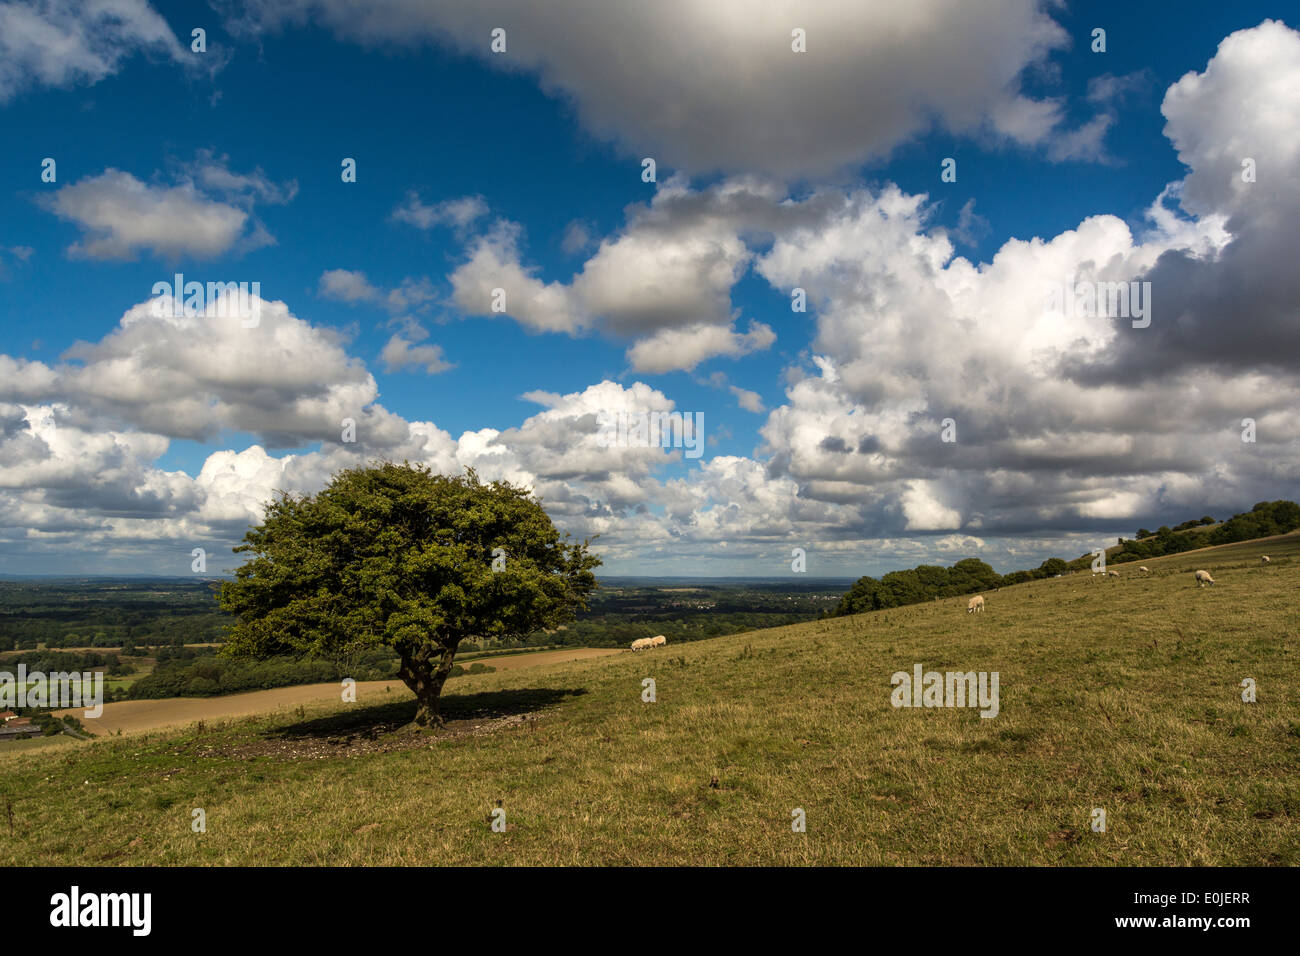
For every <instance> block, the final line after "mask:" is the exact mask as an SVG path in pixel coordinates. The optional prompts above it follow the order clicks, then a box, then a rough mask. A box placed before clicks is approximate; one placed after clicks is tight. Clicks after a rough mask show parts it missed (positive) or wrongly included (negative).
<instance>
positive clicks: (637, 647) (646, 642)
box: [632, 637, 654, 651]
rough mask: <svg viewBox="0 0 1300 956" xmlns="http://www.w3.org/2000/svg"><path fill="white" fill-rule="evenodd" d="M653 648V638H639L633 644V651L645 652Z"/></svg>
mask: <svg viewBox="0 0 1300 956" xmlns="http://www.w3.org/2000/svg"><path fill="white" fill-rule="evenodd" d="M651 647H654V638H653V637H638V638H637V639H636V640H635V641H633V642H632V650H634V651H644V650H647V649H649V648H651Z"/></svg>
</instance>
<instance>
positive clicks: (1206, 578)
mask: <svg viewBox="0 0 1300 956" xmlns="http://www.w3.org/2000/svg"><path fill="white" fill-rule="evenodd" d="M1213 583H1214V578H1212V577H1210V572H1209V571H1197V572H1196V585H1197V587H1202V588H1203V587H1205V586H1206V585H1207V584H1213Z"/></svg>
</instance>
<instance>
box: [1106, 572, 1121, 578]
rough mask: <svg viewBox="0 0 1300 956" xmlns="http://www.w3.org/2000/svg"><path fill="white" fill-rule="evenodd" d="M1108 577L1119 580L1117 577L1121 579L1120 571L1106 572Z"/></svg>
mask: <svg viewBox="0 0 1300 956" xmlns="http://www.w3.org/2000/svg"><path fill="white" fill-rule="evenodd" d="M1106 577H1108V578H1117V577H1119V572H1118V571H1107V572H1106Z"/></svg>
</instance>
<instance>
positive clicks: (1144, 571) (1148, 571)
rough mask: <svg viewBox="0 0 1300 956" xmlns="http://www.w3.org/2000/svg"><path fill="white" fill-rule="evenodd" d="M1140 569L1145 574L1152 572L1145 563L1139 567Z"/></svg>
mask: <svg viewBox="0 0 1300 956" xmlns="http://www.w3.org/2000/svg"><path fill="white" fill-rule="evenodd" d="M1138 570H1139V571H1141V572H1142V573H1143V574H1150V573H1151V569H1150V568H1148V567H1146V566H1145V565H1143V566H1142V567H1140V568H1138Z"/></svg>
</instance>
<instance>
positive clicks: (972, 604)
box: [966, 594, 984, 614]
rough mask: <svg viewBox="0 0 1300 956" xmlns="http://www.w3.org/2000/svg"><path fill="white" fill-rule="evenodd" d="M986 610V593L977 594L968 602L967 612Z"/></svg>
mask: <svg viewBox="0 0 1300 956" xmlns="http://www.w3.org/2000/svg"><path fill="white" fill-rule="evenodd" d="M982 610H984V595H982V594H977V595H975V596H974V597H973V598H971V599H970V600H969V601H967V602H966V613H967V614H974V613H975V612H976V611H982Z"/></svg>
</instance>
